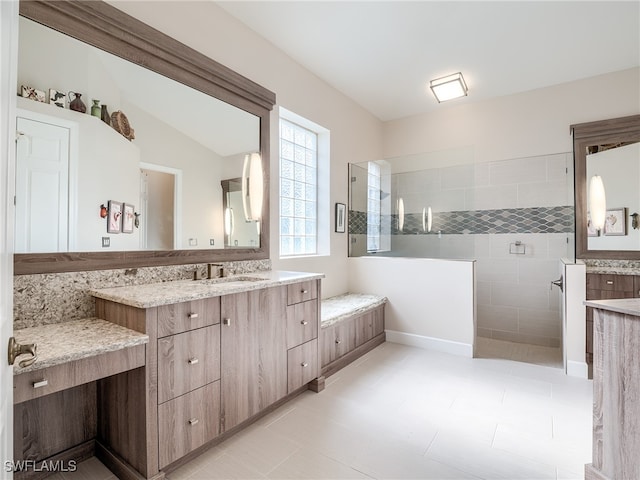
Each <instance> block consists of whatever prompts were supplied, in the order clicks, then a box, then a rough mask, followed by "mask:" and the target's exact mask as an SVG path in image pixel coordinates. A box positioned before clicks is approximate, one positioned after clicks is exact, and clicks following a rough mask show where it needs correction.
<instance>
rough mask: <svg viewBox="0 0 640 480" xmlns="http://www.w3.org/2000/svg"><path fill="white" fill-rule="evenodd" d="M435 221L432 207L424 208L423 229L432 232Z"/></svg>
mask: <svg viewBox="0 0 640 480" xmlns="http://www.w3.org/2000/svg"><path fill="white" fill-rule="evenodd" d="M432 223H433V213H432V212H431V207H429V208H423V209H422V231H424V232H427V233H428V232H431V225H432Z"/></svg>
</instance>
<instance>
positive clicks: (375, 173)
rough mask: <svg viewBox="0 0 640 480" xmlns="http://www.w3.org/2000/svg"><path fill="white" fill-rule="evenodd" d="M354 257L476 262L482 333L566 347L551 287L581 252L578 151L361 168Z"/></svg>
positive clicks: (407, 160) (352, 206) (355, 167)
mask: <svg viewBox="0 0 640 480" xmlns="http://www.w3.org/2000/svg"><path fill="white" fill-rule="evenodd" d="M349 177H350V195H349V202H350V203H349V255H350V256H374V255H375V256H389V257H427V258H440V259H451V260H456V259H473V260H475V261H476V280H477V285H476V297H477V318H478V322H477V325H478V329H477V331H478V335H479V336H482V337H489V338H494V339H498V340H508V341H516V342H520V343H530V344H535V345H543V346H550V347H559V346H560V345H561V341H562V339H561V335H562V327H561V325H562V323H561V312H560V305H561V298H560V294H559V290H558V289H553V290H551V289H550V282H551V281H552V280H556V279H557V278H558V275H559V273H558V272H559V260H560V258H569V259H572V257H573V255H574V251H575V249H574V228H575V227H574V205H573V161H572V155H571V153H560V154H550V155H541V156H536V157H527V158H516V159H509V160H500V161H492V162H485V163H476V162H475V161H474V152H473V149H458V150H452V151H448V152H435V153H425V154H420V155H412V156H406V157H398V158H391V159H385V160H376V161H370V162H363V163H359V164H351V165H350V168H349Z"/></svg>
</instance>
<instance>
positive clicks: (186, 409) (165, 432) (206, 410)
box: [158, 381, 220, 468]
mask: <svg viewBox="0 0 640 480" xmlns="http://www.w3.org/2000/svg"><path fill="white" fill-rule="evenodd" d="M219 433H220V381H217V382H214V383H210V384H209V385H206V386H204V387H202V388H199V389H197V390H194V391H193V392H190V393H187V394H186V395H183V396H181V397H178V398H176V399H174V400H171V401H170V402H166V403H163V404H162V405H159V406H158V440H159V442H158V443H159V447H160V449H159V450H160V451H159V454H160V458H159V460H160V462H159V463H160V468H164V467H166V466H167V465H169V464H170V463H172V462H175V461H176V460H178V459H179V458H181V457H183V456H184V455H186V454H187V453H189V452H190V451H192V450H194V449H196V448H198V447H200V446H202V445H204V444H205V443H207V442H208V441H210V440H213V439H214V438H215V437H217V436H218V434H219Z"/></svg>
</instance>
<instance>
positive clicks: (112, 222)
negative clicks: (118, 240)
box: [107, 200, 122, 233]
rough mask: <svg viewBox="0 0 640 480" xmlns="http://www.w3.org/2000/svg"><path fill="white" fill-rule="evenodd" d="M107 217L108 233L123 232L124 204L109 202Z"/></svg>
mask: <svg viewBox="0 0 640 480" xmlns="http://www.w3.org/2000/svg"><path fill="white" fill-rule="evenodd" d="M108 212H109V213H108V215H107V233H120V231H121V230H122V228H121V227H122V203H120V202H115V201H113V200H109V207H108Z"/></svg>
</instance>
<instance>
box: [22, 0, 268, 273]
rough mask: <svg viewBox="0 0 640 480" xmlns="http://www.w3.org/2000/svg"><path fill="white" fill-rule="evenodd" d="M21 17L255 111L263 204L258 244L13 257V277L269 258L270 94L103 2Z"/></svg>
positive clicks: (45, 4)
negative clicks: (196, 248)
mask: <svg viewBox="0 0 640 480" xmlns="http://www.w3.org/2000/svg"><path fill="white" fill-rule="evenodd" d="M20 15H21V16H23V17H25V18H28V19H30V20H33V21H35V22H37V23H40V24H42V25H44V26H46V27H49V28H52V29H54V30H57V31H59V32H61V33H63V34H65V35H68V36H70V37H73V38H75V39H77V40H80V41H82V42H84V43H86V44H88V45H92V46H94V47H97V48H99V49H100V50H104V51H106V52H109V53H112V54H114V55H116V56H118V57H121V58H123V59H125V60H128V61H130V62H132V63H135V64H137V65H140V66H142V67H144V68H147V69H149V70H152V71H154V72H156V73H159V74H161V75H164V76H166V77H169V78H171V79H173V80H176V81H178V82H180V83H182V84H184V85H187V86H189V87H192V88H194V89H196V90H199V91H201V92H203V93H206V94H207V95H211V96H212V97H215V98H217V99H219V100H222V101H224V102H226V103H228V104H230V105H233V106H235V107H238V108H240V109H242V110H245V111H247V112H249V113H252V114H254V115H256V116H258V117H259V118H260V153H261V155H262V165H263V170H264V175H263V177H264V180H263V181H264V201H263V218H262V221H261V222H260V223H261V232H260V247H259V248H236V249H233V250H225V249H223V248H222V249H207V250H161V251H160V250H156V251H152V250H139V251H138V250H136V251H120V252H59V253H25V254H15V255H14V274H16V275H25V274H35V273H57V272H72V271H84V270H108V269H115V268H133V267H144V266H159V265H179V264H188V263H207V262H225V261H227V262H228V261H239V260H262V259H268V258H269V112H270V111H271V110H272V109H273V106H274V104H275V101H276V96H275V93H273V92H271V91H269V90H267V89H266V88H264V87H262V86H260V85H258V84H257V83H254V82H252V81H251V80H249V79H247V78H245V77H243V76H242V75H240V74H238V73H236V72H234V71H233V70H231V69H229V68H227V67H225V66H224V65H221V64H219V63H218V62H216V61H214V60H212V59H210V58H209V57H207V56H205V55H203V54H202V53H199V52H197V51H195V50H193V49H192V48H190V47H187V46H186V45H183V44H182V43H180V42H178V41H177V40H174V39H173V38H171V37H169V36H168V35H165V34H164V33H162V32H160V31H158V30H156V29H154V28H152V27H150V26H148V25H146V24H144V23H142V22H141V21H139V20H137V19H135V18H133V17H131V16H129V15H127V14H126V13H124V12H122V11H120V10H118V9H117V8H115V7H112V6H111V5H109V4H106V3H103V2H98V1H85V0H80V1H70V0H64V1H55V2H51V1H42V0H26V1H25V0H21V1H20Z"/></svg>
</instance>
